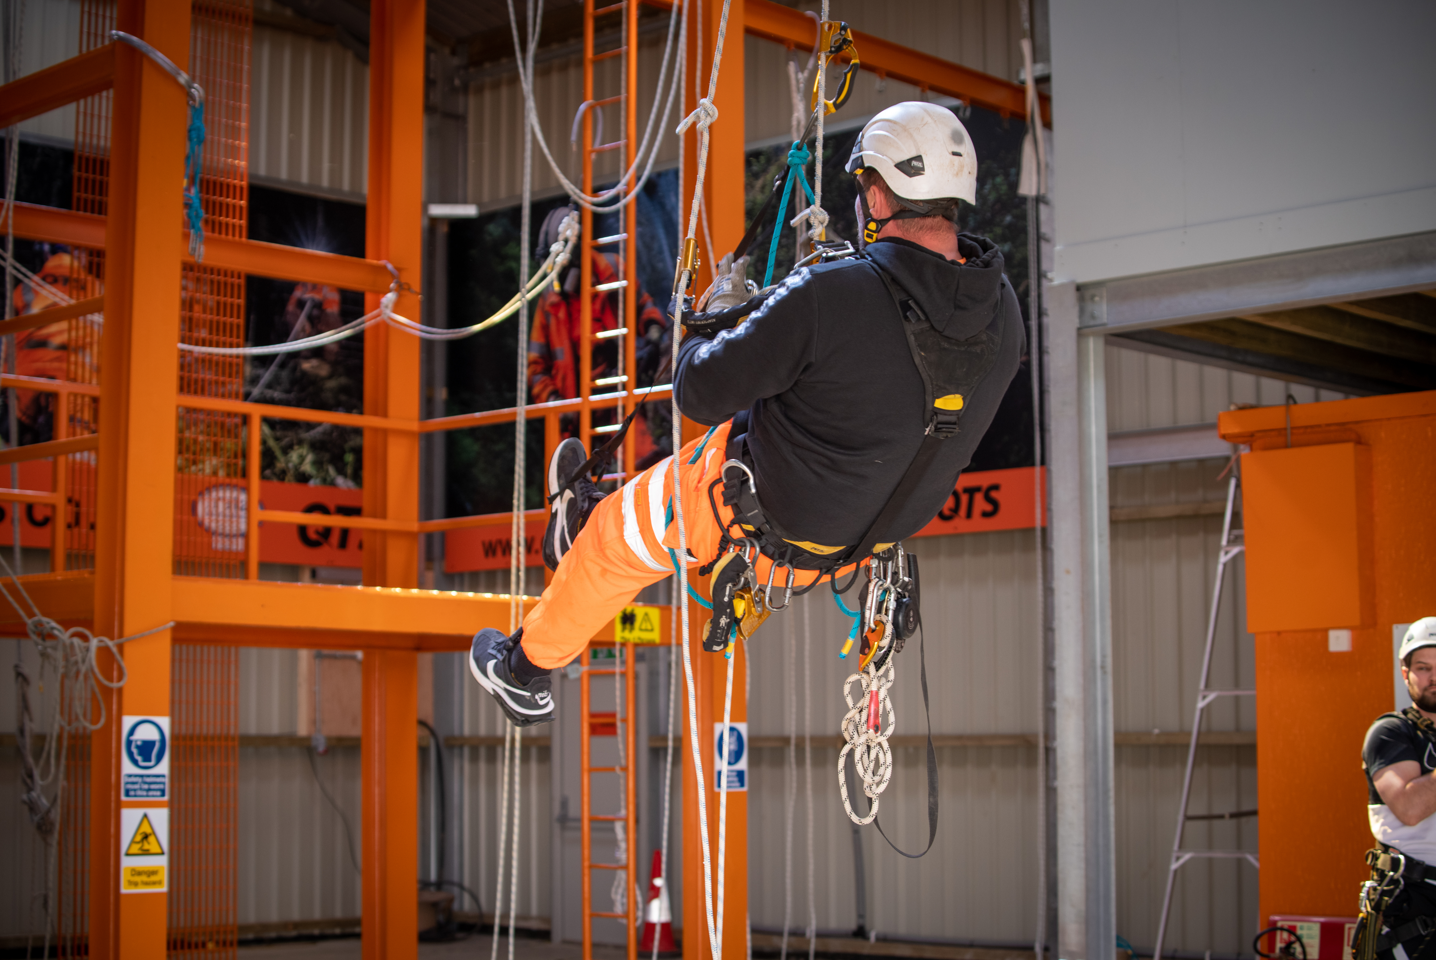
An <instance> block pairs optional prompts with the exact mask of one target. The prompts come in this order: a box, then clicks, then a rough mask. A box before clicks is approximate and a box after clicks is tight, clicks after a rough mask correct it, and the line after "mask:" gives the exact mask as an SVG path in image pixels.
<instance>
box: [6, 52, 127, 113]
mask: <svg viewBox="0 0 1436 960" xmlns="http://www.w3.org/2000/svg"><path fill="white" fill-rule="evenodd" d="M114 82H115V45H114V44H113V43H110V44H106V45H105V46H103V47H96V48H95V49H94V50H91V51H89V52H88V53H82V54H80V55H79V56H78V57H71V58H70V59H69V60H65V61H63V62H61V63H57V64H55V65H54V66H53V67H46V68H45V69H44V70H39V71H36V72H35V73H31V74H27V75H25V76H23V77H21V78H20V79H19V80H14V81H12V82H10V83H7V84H5V85H4V86H3V87H0V129H4V128H5V127H8V126H10V125H11V124H15V123H19V122H21V121H22V120H29V119H30V118H31V117H38V116H39V115H40V114H42V113H49V112H50V111H51V110H55V109H57V108H59V107H63V106H64V105H65V104H67V103H74V102H75V101H76V100H82V99H84V98H85V97H88V96H91V95H93V94H96V93H99V92H100V91H102V90H108V89H110V87H111V86H113V85H114Z"/></svg>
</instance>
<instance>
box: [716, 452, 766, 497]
mask: <svg viewBox="0 0 1436 960" xmlns="http://www.w3.org/2000/svg"><path fill="white" fill-rule="evenodd" d="M729 467H737V468H738V469H739V470H742V471H743V472H744V473H746V474H747V475H748V488H749V489H750V490H752V491H753V493H754V494H755V495H756V494H757V492H758V481H757V480H755V479H753V471H752V470H749V469H748V465H747V464H746V463H744V462H743V461H742V460H724V461H723V466H722V467H721V468H720V469H719V470H718V476H720V477H725V478H726V476H727V473H728V468H729Z"/></svg>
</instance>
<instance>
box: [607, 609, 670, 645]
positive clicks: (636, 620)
mask: <svg viewBox="0 0 1436 960" xmlns="http://www.w3.org/2000/svg"><path fill="white" fill-rule="evenodd" d="M613 639H614V640H615V641H617V642H618V643H646V644H657V643H662V642H663V616H662V611H661V610H660V609H659V608H658V607H645V606H638V605H634V606H631V607H624V608H623V610H622V611H621V612H620V613H619V614H618V616H617V617H614V619H613Z"/></svg>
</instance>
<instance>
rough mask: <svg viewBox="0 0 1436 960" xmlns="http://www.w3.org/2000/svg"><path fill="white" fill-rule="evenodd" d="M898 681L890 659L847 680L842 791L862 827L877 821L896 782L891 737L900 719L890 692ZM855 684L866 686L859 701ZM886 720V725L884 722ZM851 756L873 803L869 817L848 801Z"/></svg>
mask: <svg viewBox="0 0 1436 960" xmlns="http://www.w3.org/2000/svg"><path fill="white" fill-rule="evenodd" d="M895 678H896V677H895V672H894V667H893V658H892V657H889V658H888V662H887V664H886V666H885V667H884V668H883V669H882V670H878V669H877V668H876V666H875V665H869V666H868V668H867V669H866V670H861V671H859V672H857V673H854V674H851V675H849V677H848V678H847V679H846V680H844V681H843V699H844V700H846V701H847V703H848V712H847V714H846V715H845V716H844V717H843V723H842V733H843V740H844V741H845V742H844V745H843V749H842V751H841V752H840V753H839V754H838V792H839V793H841V794H842V797H843V809H844V810H846V811H847V814H848V817H849V818H850V819H851V820H852V821H853V823H856V824H858V825H859V826H865V825H867V824H869V823H872V822H873V821H874V820H876V819H877V816H878V800H879V798H880V797H881V795H882V792H883V791H884V790H886V789H887V788H888V784H889V783H890V782H892V776H893V751H892V746H891V744H889V743H888V738H889V737H891V736H892V734H893V730H894V729H896V727H897V720H896V717H895V716H894V714H893V705H892V698H891V697H890V696H889V694H888V691H889V690H890V689H891V687H892V685H893V681H894V679H895ZM855 682H856V683H858V684H859V685H860V686H861V687H862V692H861V693H860V694H859V695H858V696H857V697H856V698H855V697H854V696H853V695H852V685H853V683H855ZM884 718H886V723H884V722H883V721H884ZM849 753H851V754H852V755H853V769H854V770H856V771H857V775H858V779H859V780H861V781H862V785H863V795H864V796H865V797H867V798H868V802H869V804H870V806H869V807H868V812H867V814H866V815H865V816H859V815H858V814H857V813H856V812H854V810H853V805H852V802H851V801H850V800H849V798H848V778H847V770H846V766H845V761H846V760H847V756H848V754H849Z"/></svg>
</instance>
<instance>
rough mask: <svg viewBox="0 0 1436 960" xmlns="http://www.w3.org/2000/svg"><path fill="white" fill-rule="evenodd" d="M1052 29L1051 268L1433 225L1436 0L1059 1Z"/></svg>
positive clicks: (1143, 265) (1350, 239) (1238, 253)
mask: <svg viewBox="0 0 1436 960" xmlns="http://www.w3.org/2000/svg"><path fill="white" fill-rule="evenodd" d="M1051 32H1052V66H1053V70H1052V81H1053V99H1054V106H1053V112H1054V116H1055V117H1056V118H1057V119H1056V125H1055V127H1054V137H1055V141H1056V142H1055V149H1054V154H1053V156H1054V172H1055V178H1056V180H1055V188H1054V195H1055V196H1056V197H1058V198H1059V200H1060V206H1061V212H1060V215H1059V216H1058V217H1057V223H1056V232H1057V253H1056V256H1057V261H1056V274H1057V278H1058V279H1059V280H1066V279H1075V280H1078V281H1092V280H1102V279H1108V278H1113V277H1121V276H1130V275H1135V274H1144V273H1155V272H1158V271H1164V270H1175V269H1181V268H1185V267H1192V266H1197V265H1202V264H1209V263H1218V262H1226V261H1232V260H1242V259H1247V258H1251V257H1259V256H1266V255H1270V254H1276V253H1284V252H1288V251H1292V250H1306V249H1314V248H1318V247H1327V246H1334V245H1337V244H1343V243H1354V242H1358V241H1362V240H1370V239H1374V238H1378V237H1387V236H1400V235H1403V234H1409V233H1417V232H1421V231H1428V230H1432V229H1436V166H1433V165H1432V164H1431V163H1430V161H1429V158H1430V156H1431V155H1432V154H1433V152H1436V130H1433V129H1432V127H1431V125H1430V124H1425V123H1413V122H1411V118H1412V117H1417V116H1423V115H1425V114H1427V113H1429V108H1430V98H1429V91H1430V90H1431V89H1433V88H1436V59H1433V58H1432V57H1431V56H1429V44H1428V42H1427V39H1428V38H1429V37H1430V36H1431V35H1432V34H1433V33H1436V7H1433V6H1432V5H1431V4H1429V3H1424V2H1421V0H1405V2H1396V3H1390V4H1384V5H1382V6H1381V7H1380V8H1379V10H1378V9H1376V8H1371V7H1368V6H1361V5H1357V6H1352V5H1350V4H1342V3H1339V2H1335V0H1322V2H1318V3H1312V2H1300V0H1283V2H1275V3H1260V4H1240V3H1218V4H1192V3H1182V2H1179V0H1163V2H1156V3H1149V2H1133V0H1103V2H1101V3H1072V2H1054V3H1052V4H1051ZM1377 90H1379V91H1380V93H1379V94H1374V93H1373V91H1377Z"/></svg>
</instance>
